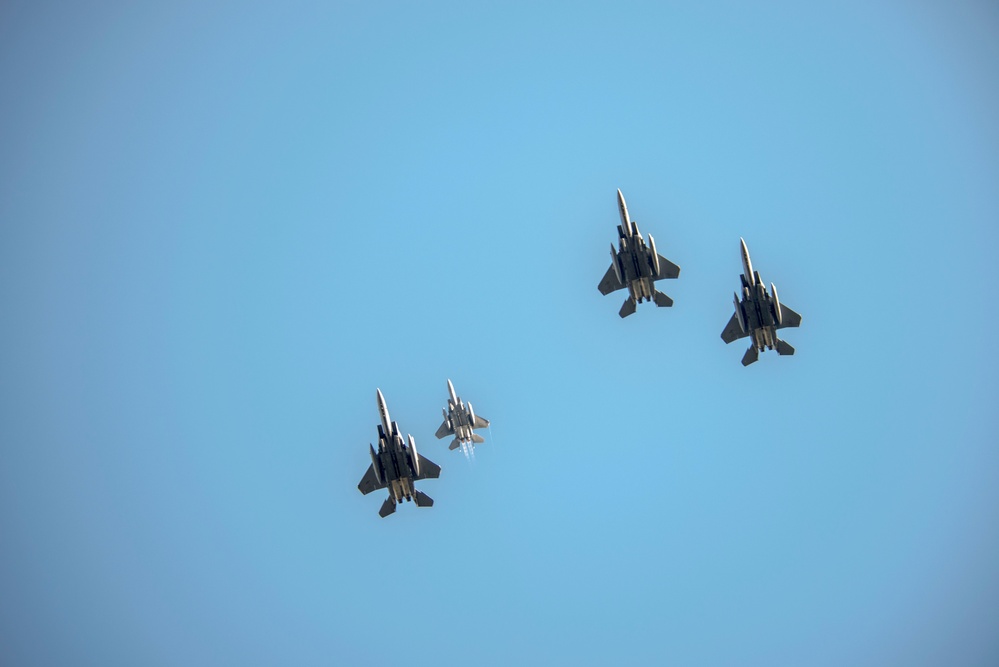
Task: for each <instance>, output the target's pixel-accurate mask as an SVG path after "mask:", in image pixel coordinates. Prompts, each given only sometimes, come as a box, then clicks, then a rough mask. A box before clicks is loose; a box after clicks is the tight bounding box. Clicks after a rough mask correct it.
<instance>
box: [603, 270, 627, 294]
mask: <svg viewBox="0 0 999 667" xmlns="http://www.w3.org/2000/svg"><path fill="white" fill-rule="evenodd" d="M624 288H625V285H624V283H622V282H621V281H620V280H618V279H617V274H616V273H614V265H613V264H611V265H610V266H609V267H607V273H605V274H604V279H603V280H601V281H600V284H599V285H597V289H598V290H600V293H601V294H604V295H607V294H610V293H611V292H616V291H617V290H619V289H624Z"/></svg>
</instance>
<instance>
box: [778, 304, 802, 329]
mask: <svg viewBox="0 0 999 667" xmlns="http://www.w3.org/2000/svg"><path fill="white" fill-rule="evenodd" d="M780 321H781V324H780V326H779V327H777V328H778V329H783V328H785V327H796V326H798V325H799V324H801V315H799V314H798V313H796V312H794V311H793V310H791V309H790V308H788V307H787V306H785V305H784V304H781V305H780Z"/></svg>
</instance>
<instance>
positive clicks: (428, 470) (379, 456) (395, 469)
mask: <svg viewBox="0 0 999 667" xmlns="http://www.w3.org/2000/svg"><path fill="white" fill-rule="evenodd" d="M378 412H379V414H380V415H381V419H382V423H381V424H379V425H378V451H377V452H376V451H375V448H374V447H372V446H371V445H370V444H369V445H368V447H369V448H370V450H371V465H370V466H368V471H367V472H366V473H364V477H362V478H361V483H360V484H358V485H357V488H358V490H360V492H361V493H363V494H364V495H368V494H369V493H371V492H372V491H377V490H378V489H384V488H388V490H389V497H388V499H387V500H386V501H385V502H384V503H382V508H381V509H380V510H378V514H379V516H381V517H382V518H385V517H387V516H388V515H389V514H392V513H393V512H395V506H396V504H398V503H401V502H402V500H403V498H405V499H406V500H415V501H416V506H417V507H433V505H434V499H433V498H431V497H430V496H428V495H427V494H425V493H423V492H422V491H417V490H416V489H415V488H413V482H415V481H416V480H418V479H427V478H428V477H433V478H437V477H440V474H441V468H440V466H439V465H437V464H436V463H434V462H433V461H431V460H430V459H428V458H427V457H425V456H420V455H419V454H418V453H417V451H416V440H414V439H413V436H411V435H410V436H409V446H407V445H406V443H405V442H404V441H403V439H402V432H401V431H399V424H398V423H396V422H394V421H389V412H388V408H387V407H385V397H384V396H382V390H381V389H379V390H378Z"/></svg>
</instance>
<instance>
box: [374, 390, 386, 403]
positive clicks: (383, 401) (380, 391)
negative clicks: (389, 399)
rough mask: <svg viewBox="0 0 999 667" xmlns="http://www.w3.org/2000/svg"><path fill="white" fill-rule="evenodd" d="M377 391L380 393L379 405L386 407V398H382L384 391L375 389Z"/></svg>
mask: <svg viewBox="0 0 999 667" xmlns="http://www.w3.org/2000/svg"><path fill="white" fill-rule="evenodd" d="M375 391H376V392H378V405H385V397H384V396H382V390H381V389H375Z"/></svg>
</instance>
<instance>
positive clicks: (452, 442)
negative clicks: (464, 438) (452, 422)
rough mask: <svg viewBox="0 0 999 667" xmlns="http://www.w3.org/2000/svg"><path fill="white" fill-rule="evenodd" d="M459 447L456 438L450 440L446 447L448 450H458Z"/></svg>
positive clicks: (459, 442) (459, 443)
mask: <svg viewBox="0 0 999 667" xmlns="http://www.w3.org/2000/svg"><path fill="white" fill-rule="evenodd" d="M459 447H461V440H459V439H458V438H455V439H454V440H452V441H451V444H450V445H448V446H447V448H448V449H458V448H459Z"/></svg>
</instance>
